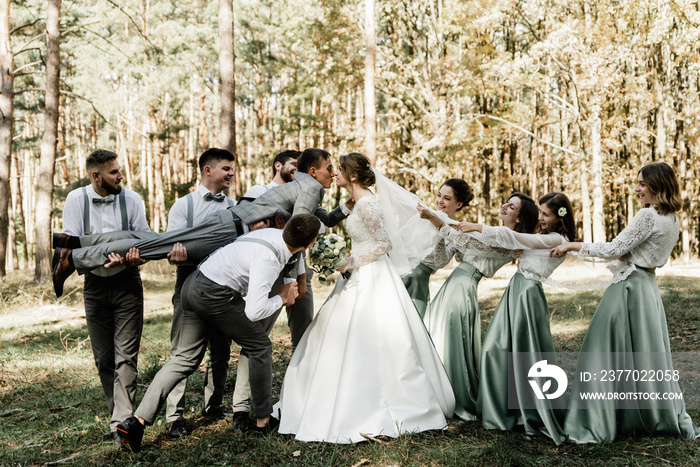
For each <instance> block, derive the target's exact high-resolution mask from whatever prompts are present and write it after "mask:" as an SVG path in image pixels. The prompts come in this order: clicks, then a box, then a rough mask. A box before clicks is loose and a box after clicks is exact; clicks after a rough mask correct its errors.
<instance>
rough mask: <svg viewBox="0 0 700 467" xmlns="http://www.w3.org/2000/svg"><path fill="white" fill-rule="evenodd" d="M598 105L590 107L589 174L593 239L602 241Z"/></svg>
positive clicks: (601, 160)
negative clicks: (591, 187)
mask: <svg viewBox="0 0 700 467" xmlns="http://www.w3.org/2000/svg"><path fill="white" fill-rule="evenodd" d="M600 110H601V109H600V106H599V105H598V104H597V103H596V104H594V105H593V107H592V108H591V116H590V118H589V125H590V129H591V176H592V179H593V180H592V184H591V185H592V186H593V190H592V192H593V193H592V195H593V200H592V201H593V216H592V219H591V221H592V225H593V241H594V242H604V241H605V240H606V239H605V211H604V203H605V200H604V198H603V158H602V155H601V139H600V132H601V121H600Z"/></svg>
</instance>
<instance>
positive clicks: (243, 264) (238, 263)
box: [199, 229, 292, 321]
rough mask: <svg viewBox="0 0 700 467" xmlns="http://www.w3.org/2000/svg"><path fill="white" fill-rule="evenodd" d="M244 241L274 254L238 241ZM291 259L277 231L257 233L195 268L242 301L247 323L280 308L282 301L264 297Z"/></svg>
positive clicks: (257, 231) (217, 252) (232, 244)
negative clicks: (267, 244)
mask: <svg viewBox="0 0 700 467" xmlns="http://www.w3.org/2000/svg"><path fill="white" fill-rule="evenodd" d="M245 238H258V239H261V240H264V241H266V242H268V243H270V244H271V245H272V247H273V248H274V249H275V251H276V254H275V253H273V252H272V251H270V249H269V248H268V247H266V246H265V245H261V244H259V243H251V242H243V241H241V240H243V239H245ZM291 257H292V253H291V252H290V251H289V248H287V245H286V244H285V243H284V240H283V239H282V231H281V230H279V229H260V230H256V231H254V232H250V233H249V234H246V235H244V236H243V237H241V238H240V239H239V240H238V241H235V242H233V243H229V244H228V245H226V246H224V247H222V248H219V249H218V250H216V252H214V253H213V254H212V255H211V256H209V258H207V259H206V260H205V261H204V262H203V263H202V264H201V265H200V266H199V270H200V272H201V273H202V274H204V275H205V276H206V277H207V278H208V279H209V280H211V281H213V282H215V283H217V284H219V285H222V286H225V287H230V288H231V289H233V290H235V291H236V292H238V293H240V294H241V296H244V297H246V305H245V314H246V316H247V317H248V319H250V320H251V321H259V320H261V319H264V318H267V317H268V316H270V315H272V314H273V313H274V312H276V311H277V310H279V309H280V308H281V307H282V303H283V302H282V297H280V296H279V295H275V296H273V297H272V298H269V297H268V295H269V293H270V290H272V286H273V284H274V283H275V281H276V280H277V278H278V277H279V275H280V272H282V269H283V268H284V266H285V265H286V264H287V262H288V261H289V259H290V258H291Z"/></svg>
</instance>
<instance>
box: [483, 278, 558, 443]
mask: <svg viewBox="0 0 700 467" xmlns="http://www.w3.org/2000/svg"><path fill="white" fill-rule="evenodd" d="M512 352H518V353H519V355H528V356H530V357H529V358H530V359H531V360H532V363H535V361H537V360H538V359H540V358H545V357H544V356H548V357H549V358H551V356H552V355H554V343H553V342H552V334H551V332H550V329H549V311H548V309H547V300H546V299H545V296H544V292H543V290H542V284H540V283H539V282H537V281H534V280H530V279H527V278H525V276H523V275H522V273H520V271H518V272H516V273H515V274H514V275H513V277H512V278H511V280H510V282H509V283H508V287H506V290H505V292H504V293H503V297H502V298H501V302H500V303H499V304H498V308H496V312H495V313H494V315H493V319H492V320H491V324H490V325H489V328H488V330H487V331H486V336H484V343H483V345H482V349H481V373H480V375H479V376H480V378H479V394H478V399H477V412H478V414H479V415H480V416H481V419H482V421H483V424H484V427H485V428H488V429H498V430H513V429H515V428H516V427H522V428H523V429H524V430H525V432H526V433H527V434H529V435H535V434H544V435H546V436H548V437H550V438H551V439H552V440H554V442H555V443H557V444H561V443H562V442H563V441H564V434H563V433H564V432H563V429H562V422H563V415H564V412H563V410H561V409H556V408H555V406H554V405H553V402H552V401H550V400H535V397H534V393H533V389H532V387H531V386H530V383H529V381H528V377H527V375H528V372H527V369H528V368H529V365H526V366H525V367H524V368H520V367H522V365H520V366H516V365H514V364H513V363H512V361H511V356H510V354H511V353H512ZM549 363H555V362H553V361H549ZM516 372H517V375H516V374H515V373H516ZM560 402H561V406H563V405H565V401H560Z"/></svg>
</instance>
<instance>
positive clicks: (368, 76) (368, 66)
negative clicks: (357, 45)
mask: <svg viewBox="0 0 700 467" xmlns="http://www.w3.org/2000/svg"><path fill="white" fill-rule="evenodd" d="M374 4H375V0H365V44H366V49H367V50H366V52H365V152H366V153H367V154H366V156H367V157H368V158H369V160H370V161H371V162H372V164H374V162H375V161H376V159H377V104H376V97H375V88H374V86H375V63H376V50H377V37H376V36H377V34H376V31H375V19H374Z"/></svg>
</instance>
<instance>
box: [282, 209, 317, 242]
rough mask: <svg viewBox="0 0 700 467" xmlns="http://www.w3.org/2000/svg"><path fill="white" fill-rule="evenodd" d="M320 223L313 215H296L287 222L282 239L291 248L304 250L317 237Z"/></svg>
mask: <svg viewBox="0 0 700 467" xmlns="http://www.w3.org/2000/svg"><path fill="white" fill-rule="evenodd" d="M320 228H321V221H320V220H318V217H316V216H314V215H313V214H298V215H296V216H293V217H292V218H291V219H289V220H288V221H287V224H286V225H285V226H284V231H283V232H282V239H283V240H284V242H285V243H286V244H287V245H289V246H291V247H292V248H306V247H307V246H309V245H310V244H311V243H312V242H313V241H314V240H315V239H316V236H317V235H318V231H319V229H320Z"/></svg>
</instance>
